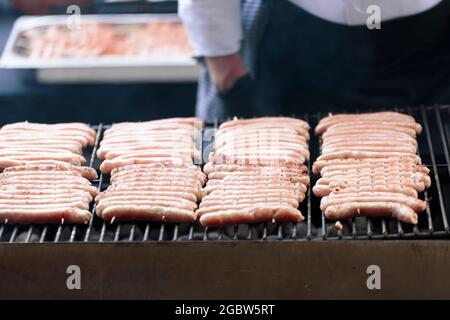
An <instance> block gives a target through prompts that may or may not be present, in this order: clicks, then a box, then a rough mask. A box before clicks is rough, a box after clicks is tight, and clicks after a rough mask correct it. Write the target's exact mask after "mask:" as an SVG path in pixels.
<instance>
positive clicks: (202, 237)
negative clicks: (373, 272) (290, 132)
mask: <svg viewBox="0 0 450 320" xmlns="http://www.w3.org/2000/svg"><path fill="white" fill-rule="evenodd" d="M396 110H397V111H402V112H406V113H409V114H411V115H413V116H414V117H415V118H416V120H417V121H418V122H420V123H421V124H422V125H423V128H424V132H423V133H422V135H420V136H419V137H418V142H419V147H420V151H419V152H420V156H421V157H422V159H423V163H424V164H426V165H428V166H429V168H430V169H431V173H430V176H431V178H432V187H431V188H430V189H429V190H428V191H427V192H425V193H424V194H423V197H424V199H425V200H427V201H428V205H427V208H426V211H425V212H424V213H423V214H421V215H420V218H419V224H418V225H417V226H411V225H407V224H404V223H400V222H398V221H396V220H392V219H366V218H364V217H358V218H355V219H350V220H347V221H341V223H342V224H343V229H342V231H341V230H337V229H336V228H335V227H334V222H333V221H329V220H327V219H326V218H325V216H324V215H323V213H322V214H321V213H320V211H319V209H318V208H319V202H320V199H318V198H316V197H314V196H313V195H312V193H311V188H308V191H307V197H306V199H305V201H303V203H302V204H301V207H300V210H301V211H302V213H303V214H304V216H305V217H306V219H305V221H304V222H301V223H277V224H273V223H262V224H255V225H234V226H229V227H225V228H217V229H208V228H203V227H202V226H201V225H200V224H199V223H194V224H166V223H153V222H148V223H147V222H136V223H114V224H109V223H106V222H104V221H103V220H102V219H100V218H98V217H97V216H96V215H95V205H93V207H92V208H91V210H92V213H93V217H92V219H91V220H90V221H89V223H88V224H87V225H11V224H7V225H5V224H0V243H51V242H55V243H56V242H64V243H67V242H68V243H88V242H146V241H154V242H155V241H239V240H259V241H281V240H289V241H306V240H340V239H344V240H350V239H365V240H367V239H420V238H443V237H448V236H449V235H450V230H449V225H448V209H447V208H450V196H449V195H450V157H449V152H450V150H449V145H450V106H439V107H438V106H436V107H422V108H406V109H396ZM323 116H324V115H322V114H316V115H308V114H306V115H303V116H302V118H304V119H305V120H307V121H308V122H309V123H310V124H311V126H312V127H314V126H315V125H316V124H317V122H318V121H319V120H320V119H321V118H322V117H323ZM93 127H94V128H95V129H96V130H97V131H98V135H97V141H96V143H95V146H94V148H92V150H89V151H88V154H87V156H88V158H89V159H90V161H89V165H90V166H91V167H94V168H98V167H99V164H100V160H99V159H97V158H96V151H97V148H98V146H99V142H100V141H101V138H102V135H103V132H104V130H105V129H106V128H107V127H108V126H104V125H102V124H100V125H98V126H93ZM310 150H311V159H315V158H316V157H317V156H318V154H319V140H318V139H317V137H312V139H311V142H310ZM308 168H309V169H310V168H311V163H308ZM317 178H318V176H313V177H312V179H311V185H310V186H313V185H314V184H315V182H316V180H317ZM94 184H95V185H97V186H99V187H100V189H101V190H105V189H106V188H107V186H108V184H109V177H108V176H105V175H100V177H99V179H98V180H96V181H94Z"/></svg>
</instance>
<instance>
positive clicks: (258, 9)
mask: <svg viewBox="0 0 450 320" xmlns="http://www.w3.org/2000/svg"><path fill="white" fill-rule="evenodd" d="M260 2H261V3H260ZM449 2H450V1H443V2H441V3H440V4H439V5H437V6H435V7H434V8H432V9H430V10H428V11H426V12H423V13H420V14H417V15H414V16H410V17H404V18H399V19H395V20H391V21H385V22H383V21H382V24H381V27H382V28H381V30H369V29H368V28H367V27H366V26H365V25H364V26H345V25H341V24H336V23H332V22H328V21H326V20H323V19H320V18H318V17H315V16H313V15H311V14H309V13H308V12H306V11H304V10H302V9H301V8H298V7H297V6H296V5H294V4H292V3H290V2H288V1H284V0H283V1H280V0H265V1H264V0H248V1H245V3H244V8H243V10H242V12H243V13H242V14H243V25H244V35H245V40H244V43H243V46H242V48H243V49H242V51H243V52H242V53H243V55H244V57H245V62H246V65H247V66H248V67H249V69H250V72H251V74H252V76H253V81H252V84H251V85H252V87H253V89H254V90H253V91H254V92H253V93H256V95H254V94H253V93H252V96H251V97H249V93H248V90H245V89H244V90H240V89H241V88H239V86H241V85H244V86H248V83H247V84H243V83H242V82H241V81H240V82H238V84H237V87H238V88H233V89H232V90H233V91H235V93H236V92H237V95H235V96H234V97H232V99H231V97H228V96H227V95H222V96H218V95H217V92H216V91H215V89H214V88H213V87H212V86H211V84H210V82H209V78H208V76H207V72H206V70H203V73H202V77H201V79H200V84H199V92H198V101H197V115H198V116H200V117H202V118H204V119H206V120H207V121H214V120H216V119H219V120H223V119H226V118H228V117H231V116H233V115H236V114H237V115H241V114H239V113H240V111H242V115H245V116H249V115H254V116H262V115H292V114H297V115H302V114H303V113H305V112H316V111H321V112H328V111H334V112H336V111H337V110H352V109H360V110H364V109H367V108H378V107H392V106H417V105H423V104H443V103H450V35H449V33H450V27H449V15H450V3H449ZM249 8H250V9H249ZM252 10H253V11H252ZM240 92H241V93H240ZM239 94H241V96H239ZM227 99H230V101H231V100H233V103H232V104H236V103H235V101H238V103H239V101H241V102H242V103H241V104H240V105H239V106H238V107H237V108H234V109H233V108H230V107H229V105H230V101H228V100H227ZM246 108H249V109H248V110H246ZM250 108H251V110H250ZM245 111H247V112H245Z"/></svg>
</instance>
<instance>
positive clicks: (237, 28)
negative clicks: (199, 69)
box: [178, 0, 247, 91]
mask: <svg viewBox="0 0 450 320" xmlns="http://www.w3.org/2000/svg"><path fill="white" fill-rule="evenodd" d="M178 3H179V7H178V14H179V15H180V17H181V19H182V20H183V23H184V24H185V26H186V28H187V32H188V35H189V39H190V42H191V44H192V45H193V47H194V50H195V54H196V55H197V56H202V57H205V59H206V63H207V66H208V71H209V74H210V77H211V80H212V82H213V83H214V85H215V87H216V88H217V90H218V91H224V90H226V89H229V88H230V87H232V86H233V84H234V83H235V81H236V80H237V79H238V78H240V77H242V76H243V75H245V74H246V73H247V70H246V68H245V66H244V63H243V61H242V57H241V55H240V54H239V49H240V45H241V40H242V26H241V20H240V5H241V1H240V0H179V2H178Z"/></svg>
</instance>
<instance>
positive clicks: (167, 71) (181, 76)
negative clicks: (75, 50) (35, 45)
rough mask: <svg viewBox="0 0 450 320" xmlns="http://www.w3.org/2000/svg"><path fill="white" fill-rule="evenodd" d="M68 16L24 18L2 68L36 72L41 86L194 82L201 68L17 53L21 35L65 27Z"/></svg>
mask: <svg viewBox="0 0 450 320" xmlns="http://www.w3.org/2000/svg"><path fill="white" fill-rule="evenodd" d="M68 17H69V16H65V15H58V16H23V17H20V18H18V19H17V20H16V21H15V23H14V26H13V28H12V30H11V33H10V36H9V38H8V41H7V43H6V47H5V50H4V51H3V54H2V57H1V60H0V67H3V68H10V69H37V71H38V76H37V78H38V80H40V81H42V82H105V81H106V82H121V81H125V82H134V81H139V82H141V81H158V82H159V81H162V82H168V81H169V82H170V81H195V80H197V78H198V67H197V65H196V62H195V60H194V59H193V58H192V57H191V56H189V55H180V56H171V57H168V56H152V57H135V56H121V57H89V58H61V59H36V58H30V57H27V56H23V55H19V54H17V53H16V51H15V50H14V49H15V46H16V43H17V40H18V38H19V36H20V34H21V33H22V32H24V31H27V30H30V29H32V28H36V27H42V26H49V25H65V24H66V22H67V19H68ZM81 19H82V22H83V23H84V22H103V23H111V24H138V23H146V22H149V21H152V20H153V21H164V20H165V21H167V20H168V21H179V18H178V16H177V15H174V14H114V15H109V14H108V15H82V16H81Z"/></svg>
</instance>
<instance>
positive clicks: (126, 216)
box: [101, 204, 196, 223]
mask: <svg viewBox="0 0 450 320" xmlns="http://www.w3.org/2000/svg"><path fill="white" fill-rule="evenodd" d="M101 217H102V218H103V219H104V220H106V221H111V220H112V219H114V221H126V220H147V221H159V222H178V223H190V222H194V221H195V220H196V215H195V213H194V212H193V211H191V210H186V209H180V208H169V207H161V206H151V205H150V206H149V205H127V204H123V205H112V206H108V207H107V208H105V209H104V210H103V212H102V215H101Z"/></svg>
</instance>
